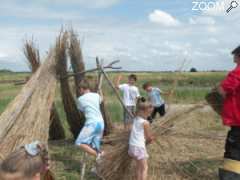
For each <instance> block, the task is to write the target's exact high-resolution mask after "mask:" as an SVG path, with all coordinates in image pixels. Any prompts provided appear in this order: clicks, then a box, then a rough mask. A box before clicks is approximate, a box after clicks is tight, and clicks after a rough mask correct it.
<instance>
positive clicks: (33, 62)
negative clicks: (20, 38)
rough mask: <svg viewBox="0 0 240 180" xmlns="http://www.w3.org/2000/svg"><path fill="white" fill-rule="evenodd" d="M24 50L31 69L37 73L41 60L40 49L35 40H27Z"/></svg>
mask: <svg viewBox="0 0 240 180" xmlns="http://www.w3.org/2000/svg"><path fill="white" fill-rule="evenodd" d="M23 52H24V55H25V57H26V58H27V64H28V67H29V69H30V70H31V72H32V73H35V72H36V71H37V69H38V68H39V66H40V65H41V62H40V55H39V49H38V48H37V47H36V45H35V44H34V41H33V40H30V41H27V40H26V41H25V43H24V48H23Z"/></svg>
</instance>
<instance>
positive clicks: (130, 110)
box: [123, 106, 135, 124]
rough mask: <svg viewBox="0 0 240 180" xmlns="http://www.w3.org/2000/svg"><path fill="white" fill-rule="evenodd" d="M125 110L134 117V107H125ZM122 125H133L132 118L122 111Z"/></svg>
mask: <svg viewBox="0 0 240 180" xmlns="http://www.w3.org/2000/svg"><path fill="white" fill-rule="evenodd" d="M126 108H127V110H128V111H129V112H130V113H132V115H134V113H135V106H126ZM123 116H124V124H132V123H133V117H131V115H130V114H128V112H127V111H126V110H125V109H124V114H123Z"/></svg>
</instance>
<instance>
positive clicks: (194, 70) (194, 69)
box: [190, 68, 198, 72]
mask: <svg viewBox="0 0 240 180" xmlns="http://www.w3.org/2000/svg"><path fill="white" fill-rule="evenodd" d="M190 72H198V71H197V69H196V68H191V69H190Z"/></svg>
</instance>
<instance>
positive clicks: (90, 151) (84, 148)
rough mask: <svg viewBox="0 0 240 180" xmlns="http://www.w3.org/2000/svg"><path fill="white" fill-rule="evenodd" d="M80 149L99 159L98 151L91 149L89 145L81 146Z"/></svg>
mask: <svg viewBox="0 0 240 180" xmlns="http://www.w3.org/2000/svg"><path fill="white" fill-rule="evenodd" d="M79 147H80V148H81V149H82V150H83V151H85V152H86V153H88V154H90V155H92V156H95V157H97V151H95V150H94V149H93V148H91V147H90V146H89V145H87V144H80V145H79Z"/></svg>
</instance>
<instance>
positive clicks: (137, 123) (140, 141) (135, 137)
mask: <svg viewBox="0 0 240 180" xmlns="http://www.w3.org/2000/svg"><path fill="white" fill-rule="evenodd" d="M144 122H147V120H145V119H143V118H141V117H139V116H138V117H135V118H134V120H133V126H132V130H131V133H130V139H129V145H131V146H137V147H141V148H146V144H145V143H146V139H145V135H144V126H143V123H144Z"/></svg>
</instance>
